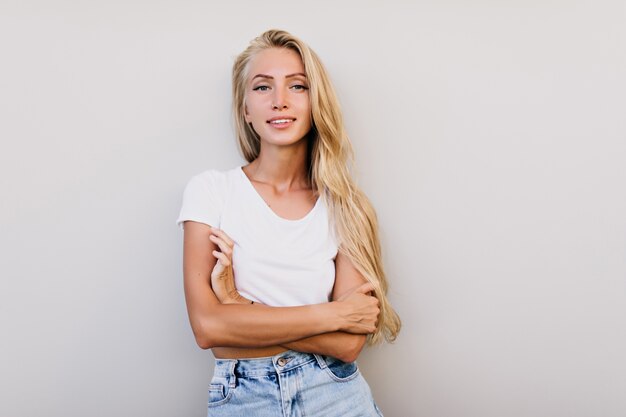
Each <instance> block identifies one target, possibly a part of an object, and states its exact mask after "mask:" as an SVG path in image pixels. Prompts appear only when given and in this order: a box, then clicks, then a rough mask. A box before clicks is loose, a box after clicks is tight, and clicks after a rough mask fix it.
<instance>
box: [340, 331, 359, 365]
mask: <svg viewBox="0 0 626 417" xmlns="http://www.w3.org/2000/svg"><path fill="white" fill-rule="evenodd" d="M365 340H366V337H365V336H363V335H358V336H354V337H352V338H351V340H350V342H349V343H346V344H345V346H344V349H341V352H338V355H337V359H339V360H341V361H343V362H346V363H350V362H354V361H356V360H357V358H358V357H359V355H360V354H361V351H362V350H363V346H365Z"/></svg>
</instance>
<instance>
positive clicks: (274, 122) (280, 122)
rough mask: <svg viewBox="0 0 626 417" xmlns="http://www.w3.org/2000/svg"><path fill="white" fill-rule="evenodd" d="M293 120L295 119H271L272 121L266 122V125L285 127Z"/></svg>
mask: <svg viewBox="0 0 626 417" xmlns="http://www.w3.org/2000/svg"><path fill="white" fill-rule="evenodd" d="M295 120H296V119H273V120H268V121H267V123H269V124H272V125H285V124H287V123H291V122H293V121H295Z"/></svg>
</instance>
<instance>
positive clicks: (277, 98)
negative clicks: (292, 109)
mask: <svg viewBox="0 0 626 417" xmlns="http://www.w3.org/2000/svg"><path fill="white" fill-rule="evenodd" d="M274 91H275V93H274V97H272V110H282V109H286V108H287V107H288V106H287V98H286V96H285V94H284V93H283V92H282V91H281V89H279V88H277V89H276V90H274Z"/></svg>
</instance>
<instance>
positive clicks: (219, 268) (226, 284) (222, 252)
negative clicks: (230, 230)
mask: <svg viewBox="0 0 626 417" xmlns="http://www.w3.org/2000/svg"><path fill="white" fill-rule="evenodd" d="M209 239H210V240H211V242H213V243H215V244H216V245H217V246H218V248H219V251H217V250H214V251H213V256H215V257H216V258H217V262H216V263H215V266H214V267H213V271H211V288H212V289H213V292H214V293H215V296H216V297H217V299H218V300H219V301H220V302H221V303H222V304H251V303H252V301H250V300H248V299H247V298H245V297H243V296H242V295H241V294H239V292H238V291H237V288H236V287H235V276H234V274H233V249H234V247H235V242H233V240H232V239H231V238H230V237H229V236H228V235H227V234H226V233H224V232H223V231H222V230H220V229H217V228H215V227H211V234H210V235H209Z"/></svg>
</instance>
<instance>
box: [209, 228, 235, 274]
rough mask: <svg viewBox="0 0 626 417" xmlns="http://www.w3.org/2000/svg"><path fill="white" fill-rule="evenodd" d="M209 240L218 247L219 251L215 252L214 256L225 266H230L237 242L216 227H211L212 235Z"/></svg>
mask: <svg viewBox="0 0 626 417" xmlns="http://www.w3.org/2000/svg"><path fill="white" fill-rule="evenodd" d="M209 240H210V241H211V242H213V243H215V244H216V245H217V247H218V248H219V250H220V251H221V252H218V251H213V255H215V257H216V258H218V259H219V260H221V261H222V263H223V264H224V265H230V263H231V259H232V256H233V247H234V246H235V242H234V241H233V240H232V239H231V238H230V237H229V236H228V235H227V234H226V233H224V231H222V230H220V229H217V228H215V227H211V234H210V235H209ZM216 253H221V254H223V255H225V257H224V256H218V255H216Z"/></svg>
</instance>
